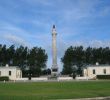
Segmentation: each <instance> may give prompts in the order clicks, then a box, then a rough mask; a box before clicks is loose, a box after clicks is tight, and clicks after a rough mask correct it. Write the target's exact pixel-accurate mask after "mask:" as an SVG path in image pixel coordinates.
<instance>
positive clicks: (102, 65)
mask: <svg viewBox="0 0 110 100" xmlns="http://www.w3.org/2000/svg"><path fill="white" fill-rule="evenodd" d="M88 67H110V65H108V64H101V65H87V66H86V67H85V68H88Z"/></svg>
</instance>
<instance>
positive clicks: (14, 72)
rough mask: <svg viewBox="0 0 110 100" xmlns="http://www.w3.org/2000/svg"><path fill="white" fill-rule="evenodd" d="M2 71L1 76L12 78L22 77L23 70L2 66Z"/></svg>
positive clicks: (0, 69) (0, 70)
mask: <svg viewBox="0 0 110 100" xmlns="http://www.w3.org/2000/svg"><path fill="white" fill-rule="evenodd" d="M9 71H11V75H9ZM0 72H1V75H0V76H8V77H9V79H10V80H16V78H21V77H22V71H21V70H20V69H18V68H16V67H1V68H0Z"/></svg>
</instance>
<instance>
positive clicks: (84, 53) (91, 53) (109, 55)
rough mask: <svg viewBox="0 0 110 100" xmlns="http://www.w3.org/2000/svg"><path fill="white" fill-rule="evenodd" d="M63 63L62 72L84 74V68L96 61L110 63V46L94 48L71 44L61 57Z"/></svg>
mask: <svg viewBox="0 0 110 100" xmlns="http://www.w3.org/2000/svg"><path fill="white" fill-rule="evenodd" d="M61 62H62V63H63V70H62V74H72V73H74V74H79V75H81V74H82V68H83V67H85V66H87V65H89V64H92V65H95V64H96V62H98V63H99V64H110V48H109V47H105V48H102V47H99V48H92V47H87V48H84V47H83V46H78V47H73V46H70V47H69V48H68V49H67V50H66V51H65V54H64V56H63V57H62V58H61Z"/></svg>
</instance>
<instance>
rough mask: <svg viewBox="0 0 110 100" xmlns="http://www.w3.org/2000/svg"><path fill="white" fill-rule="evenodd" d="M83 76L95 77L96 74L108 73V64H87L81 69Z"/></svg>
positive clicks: (109, 66)
mask: <svg viewBox="0 0 110 100" xmlns="http://www.w3.org/2000/svg"><path fill="white" fill-rule="evenodd" d="M83 75H84V77H89V78H96V76H97V75H110V65H99V64H96V65H89V66H87V67H86V68H84V69H83Z"/></svg>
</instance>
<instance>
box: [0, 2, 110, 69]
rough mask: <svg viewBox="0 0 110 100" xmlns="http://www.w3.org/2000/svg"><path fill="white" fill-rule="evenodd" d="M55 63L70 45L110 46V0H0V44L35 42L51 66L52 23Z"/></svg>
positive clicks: (30, 44)
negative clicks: (42, 49)
mask: <svg viewBox="0 0 110 100" xmlns="http://www.w3.org/2000/svg"><path fill="white" fill-rule="evenodd" d="M53 24H55V25H56V30H57V33H58V35H57V48H58V65H59V67H60V69H61V67H62V65H61V63H60V58H61V57H62V56H63V55H64V51H65V50H66V48H67V47H69V46H71V45H72V46H79V45H83V46H84V47H87V46H92V47H100V46H102V47H106V46H110V0H0V44H7V45H8V46H9V45H11V44H15V45H16V46H19V45H24V46H28V47H30V48H31V47H33V46H38V47H42V48H44V49H46V52H47V53H48V57H49V59H48V63H47V65H48V67H51V64H52V60H51V58H52V56H51V51H52V50H51V47H52V46H51V44H52V41H51V40H52V35H51V30H52V25H53Z"/></svg>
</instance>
